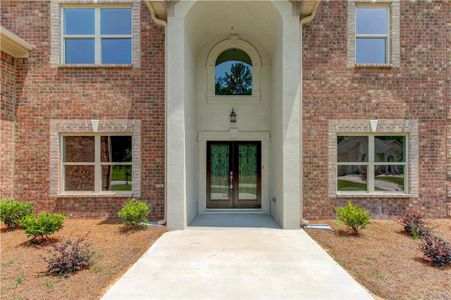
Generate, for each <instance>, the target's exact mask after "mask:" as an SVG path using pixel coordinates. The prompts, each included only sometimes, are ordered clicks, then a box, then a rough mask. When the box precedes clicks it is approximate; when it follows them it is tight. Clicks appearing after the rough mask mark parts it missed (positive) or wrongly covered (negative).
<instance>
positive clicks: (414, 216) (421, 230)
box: [398, 209, 431, 240]
mask: <svg viewBox="0 0 451 300" xmlns="http://www.w3.org/2000/svg"><path fill="white" fill-rule="evenodd" d="M423 219H424V214H423V213H422V212H420V211H418V210H416V209H410V210H408V211H407V212H406V213H405V214H404V215H403V216H402V217H401V218H399V220H398V222H399V223H400V224H401V225H402V226H403V228H404V231H405V232H406V233H408V234H409V235H410V236H412V237H413V239H415V240H416V239H419V238H420V237H422V236H425V235H427V234H429V233H430V232H431V228H429V227H427V226H426V224H425V222H424V220H423Z"/></svg>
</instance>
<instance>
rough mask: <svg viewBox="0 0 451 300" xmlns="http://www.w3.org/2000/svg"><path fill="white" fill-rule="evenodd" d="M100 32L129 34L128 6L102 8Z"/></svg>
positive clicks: (130, 31)
mask: <svg viewBox="0 0 451 300" xmlns="http://www.w3.org/2000/svg"><path fill="white" fill-rule="evenodd" d="M100 32H101V34H131V33H132V19H131V9H130V8H102V9H101V10H100Z"/></svg>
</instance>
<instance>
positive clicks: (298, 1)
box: [146, 0, 321, 26]
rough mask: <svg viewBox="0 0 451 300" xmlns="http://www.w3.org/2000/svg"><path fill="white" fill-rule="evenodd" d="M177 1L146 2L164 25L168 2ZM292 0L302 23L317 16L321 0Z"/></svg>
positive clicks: (155, 16)
mask: <svg viewBox="0 0 451 300" xmlns="http://www.w3.org/2000/svg"><path fill="white" fill-rule="evenodd" d="M177 1H178V0H146V4H147V7H148V8H149V11H150V13H151V14H152V19H153V20H154V22H155V23H157V24H158V25H163V26H164V25H166V22H167V19H168V15H167V9H168V3H169V2H172V3H174V2H177ZM290 2H291V3H292V4H293V5H294V6H295V7H296V8H297V9H298V11H299V16H300V19H301V20H302V23H303V24H306V23H308V22H310V21H311V20H312V19H313V18H314V17H315V13H316V9H317V8H318V5H319V3H320V2H321V0H290Z"/></svg>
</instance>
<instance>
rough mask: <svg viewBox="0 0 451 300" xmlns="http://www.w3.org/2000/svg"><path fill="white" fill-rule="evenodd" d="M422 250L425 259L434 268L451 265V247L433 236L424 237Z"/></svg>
mask: <svg viewBox="0 0 451 300" xmlns="http://www.w3.org/2000/svg"><path fill="white" fill-rule="evenodd" d="M420 249H421V251H423V256H424V258H425V259H426V260H428V261H430V262H431V263H432V265H433V266H434V267H446V266H448V265H450V264H451V245H450V244H449V243H447V242H446V241H444V240H443V239H441V238H439V237H437V236H435V235H433V234H426V235H424V236H423V238H422V241H421V245H420Z"/></svg>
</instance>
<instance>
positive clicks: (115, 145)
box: [61, 134, 133, 193]
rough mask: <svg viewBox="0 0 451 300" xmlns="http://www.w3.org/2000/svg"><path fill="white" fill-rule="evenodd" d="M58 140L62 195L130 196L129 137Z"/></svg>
mask: <svg viewBox="0 0 451 300" xmlns="http://www.w3.org/2000/svg"><path fill="white" fill-rule="evenodd" d="M61 139H62V151H61V153H62V159H61V161H62V187H63V190H64V192H67V193H102V192H107V193H131V191H132V176H133V175H132V174H133V173H132V137H131V136H128V135H104V134H102V135H100V134H98V135H63V136H62V138H61Z"/></svg>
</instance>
